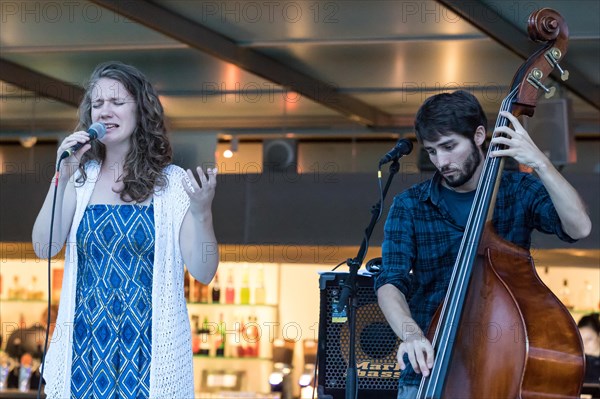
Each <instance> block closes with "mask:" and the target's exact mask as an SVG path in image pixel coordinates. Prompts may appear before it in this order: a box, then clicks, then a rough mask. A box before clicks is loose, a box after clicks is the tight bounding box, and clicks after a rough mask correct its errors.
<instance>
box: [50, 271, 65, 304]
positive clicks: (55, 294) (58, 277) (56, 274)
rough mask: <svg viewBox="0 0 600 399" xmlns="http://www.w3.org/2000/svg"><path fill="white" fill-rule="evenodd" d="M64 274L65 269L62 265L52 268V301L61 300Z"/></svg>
mask: <svg viewBox="0 0 600 399" xmlns="http://www.w3.org/2000/svg"><path fill="white" fill-rule="evenodd" d="M63 275H64V269H63V268H62V267H61V268H56V269H53V270H52V303H58V302H59V301H60V294H61V291H62V282H63Z"/></svg>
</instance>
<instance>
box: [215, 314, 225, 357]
mask: <svg viewBox="0 0 600 399" xmlns="http://www.w3.org/2000/svg"><path fill="white" fill-rule="evenodd" d="M215 356H217V357H223V356H225V322H224V321H223V313H221V314H219V325H218V326H217V335H216V337H215Z"/></svg>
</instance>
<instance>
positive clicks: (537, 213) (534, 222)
mask: <svg viewBox="0 0 600 399" xmlns="http://www.w3.org/2000/svg"><path fill="white" fill-rule="evenodd" d="M520 186H521V187H520V189H519V192H520V193H522V195H523V196H525V197H526V200H525V201H523V203H524V204H527V209H526V210H525V212H526V221H527V223H528V224H530V226H531V227H532V228H534V229H537V230H539V231H541V232H543V233H546V234H556V236H557V237H558V238H560V239H561V240H563V241H566V242H571V243H572V242H576V241H577V240H575V239H573V238H571V237H570V236H569V235H568V234H567V233H565V231H564V230H563V228H562V223H561V221H560V217H559V216H558V213H557V212H556V208H555V207H554V204H553V203H552V199H551V198H550V194H548V191H547V190H546V187H544V185H543V184H542V182H541V181H540V180H539V179H537V178H535V177H533V176H529V175H527V176H525V178H524V179H523V180H522V181H521V184H520Z"/></svg>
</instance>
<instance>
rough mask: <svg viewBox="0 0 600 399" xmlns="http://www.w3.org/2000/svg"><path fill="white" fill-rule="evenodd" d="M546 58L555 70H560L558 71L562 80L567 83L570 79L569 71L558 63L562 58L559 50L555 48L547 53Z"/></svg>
mask: <svg viewBox="0 0 600 399" xmlns="http://www.w3.org/2000/svg"><path fill="white" fill-rule="evenodd" d="M545 56H546V60H548V62H549V63H550V65H552V67H553V68H556V69H558V71H559V72H560V79H561V80H563V81H565V80H567V79H569V71H567V70H566V69H562V68H561V67H560V65H559V63H558V60H560V57H561V56H562V53H561V52H560V50H559V49H557V48H556V47H553V48H551V49H550V50H548V51H546V54H545Z"/></svg>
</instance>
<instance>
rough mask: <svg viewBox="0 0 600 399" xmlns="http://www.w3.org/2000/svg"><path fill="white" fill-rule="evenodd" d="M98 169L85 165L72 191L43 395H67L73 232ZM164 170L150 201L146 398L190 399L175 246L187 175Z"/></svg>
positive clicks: (177, 170)
mask: <svg viewBox="0 0 600 399" xmlns="http://www.w3.org/2000/svg"><path fill="white" fill-rule="evenodd" d="M99 171H100V165H99V164H98V163H96V162H91V163H89V164H88V165H87V168H86V173H87V176H88V177H87V180H86V182H85V183H84V184H83V186H81V187H78V188H77V189H76V192H77V206H76V210H75V216H74V218H73V224H72V225H71V230H70V232H69V236H68V240H67V244H66V245H67V247H66V255H65V269H64V277H63V285H62V293H61V296H60V309H59V312H58V317H57V322H56V328H55V331H54V334H53V337H52V341H51V344H50V347H49V350H48V355H47V356H46V366H45V369H44V379H45V380H46V382H47V384H46V387H45V393H46V395H47V397H48V399H55V398H56V399H58V398H60V399H63V398H65V399H66V398H70V397H71V358H72V349H73V348H72V342H73V328H72V327H73V320H74V314H75V287H76V282H77V240H76V234H77V229H78V227H79V223H80V222H81V219H82V218H83V214H84V211H85V208H86V207H87V205H88V203H89V200H90V197H91V195H92V191H93V189H94V185H95V182H96V179H97V176H98V173H99ZM164 173H165V175H166V177H167V180H168V185H167V186H166V187H164V188H163V189H161V190H160V191H158V192H156V193H155V194H154V199H153V202H154V224H155V229H156V237H155V245H154V272H153V278H152V357H151V362H150V397H151V398H157V399H158V398H161V399H162V398H164V399H175V398H177V399H183V398H193V397H194V380H193V366H192V346H191V333H190V323H189V319H188V313H187V305H186V302H185V298H184V293H183V273H184V271H183V258H182V256H181V251H180V248H179V230H180V227H181V223H182V222H183V217H184V215H185V213H186V211H187V209H188V207H189V197H188V195H187V194H186V192H185V191H184V189H183V186H182V178H185V179H187V174H186V173H185V172H184V170H183V169H181V168H180V167H178V166H175V165H169V166H168V167H166V168H165V170H164ZM76 178H77V175H76V176H75V179H76ZM188 181H189V180H188ZM76 186H77V184H76Z"/></svg>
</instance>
